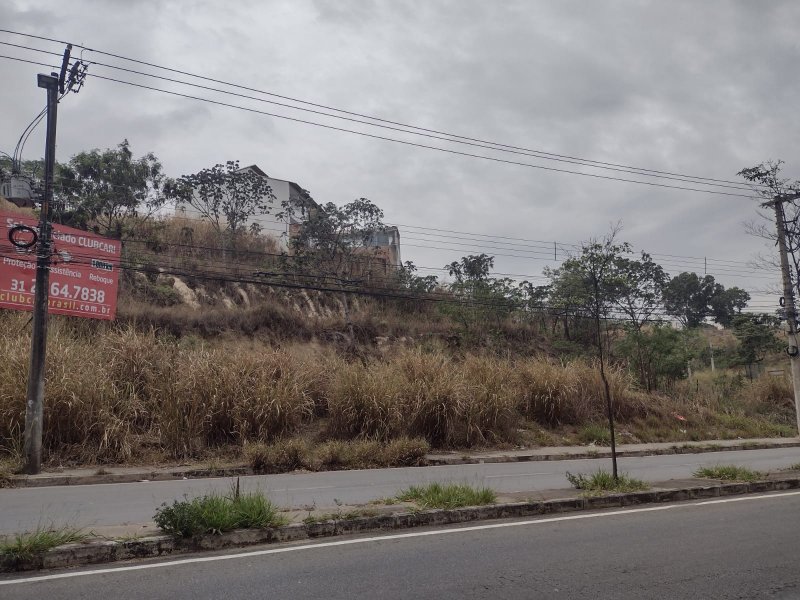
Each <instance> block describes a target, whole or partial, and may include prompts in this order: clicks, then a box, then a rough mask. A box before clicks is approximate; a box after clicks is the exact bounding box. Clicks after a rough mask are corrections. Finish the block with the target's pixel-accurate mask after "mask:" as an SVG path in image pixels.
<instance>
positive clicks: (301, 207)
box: [177, 165, 401, 275]
mask: <svg viewBox="0 0 800 600" xmlns="http://www.w3.org/2000/svg"><path fill="white" fill-rule="evenodd" d="M241 170H242V171H250V172H252V173H255V174H256V175H259V176H260V177H264V178H266V179H267V183H268V184H269V187H270V188H271V190H272V194H273V196H274V197H275V198H274V200H273V201H272V203H271V204H270V212H269V214H264V215H254V216H252V217H250V220H249V221H248V223H247V227H248V228H255V229H259V230H260V231H262V232H263V233H265V234H267V235H271V236H273V237H275V238H276V239H278V241H279V244H280V247H281V249H282V250H288V248H289V242H290V240H291V239H292V238H294V237H296V236H297V235H298V234H299V233H300V230H301V228H302V226H303V223H304V222H305V221H306V220H307V219H308V217H309V215H310V213H311V211H315V210H319V208H320V207H319V205H318V204H317V203H316V202H314V200H313V199H312V198H311V196H310V195H309V194H308V192H306V191H305V190H304V189H303V188H302V187H300V186H299V185H298V184H296V183H295V182H293V181H286V180H284V179H275V178H274V177H270V176H269V175H267V174H266V173H265V172H264V171H263V170H262V169H261V168H260V167H259V166H258V165H249V166H247V167H243V168H242V169H241ZM287 207H288V209H289V210H286V208H287ZM177 214H179V215H182V216H185V217H187V218H190V219H192V218H194V219H200V218H202V217H201V215H200V213H199V212H198V211H197V209H195V208H194V207H192V206H190V205H188V204H183V205H182V206H181V207H180V208H178V209H177ZM279 214H280V215H283V216H281V217H279V216H278V215H279ZM364 254H369V255H370V260H369V264H370V267H369V271H370V272H372V273H382V274H383V275H388V274H390V273H393V272H396V270H397V269H398V268H399V267H400V266H401V262H400V231H399V230H398V229H397V227H387V228H386V229H384V230H381V231H375V232H373V233H372V235H371V236H370V237H369V239H368V240H367V242H366V244H365V245H364Z"/></svg>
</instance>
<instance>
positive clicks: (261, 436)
mask: <svg viewBox="0 0 800 600" xmlns="http://www.w3.org/2000/svg"><path fill="white" fill-rule="evenodd" d="M27 319H28V315H25V314H20V313H8V312H0V328H2V331H3V332H4V333H3V335H2V337H0V356H2V357H3V358H2V360H1V361H0V444H2V445H3V446H4V447H6V448H18V447H19V443H18V439H19V436H20V432H21V431H22V426H23V422H24V400H25V389H26V381H27V371H28V353H29V344H30V339H29V326H28V325H27ZM47 364H48V370H47V383H46V402H45V438H44V446H45V449H46V452H47V453H48V454H47V455H48V457H49V460H50V461H51V462H58V461H79V462H93V461H97V462H119V461H125V460H129V459H137V458H139V459H142V457H143V456H146V455H147V453H148V452H151V451H156V452H159V453H161V455H162V456H172V457H197V456H203V454H204V453H205V452H206V451H207V450H208V449H214V448H227V447H242V446H245V445H246V444H250V443H259V442H261V443H263V442H266V443H274V442H276V441H279V440H281V439H286V438H289V437H291V436H293V435H295V434H298V433H300V434H303V433H304V432H305V431H307V430H310V429H313V430H314V431H315V432H316V433H315V435H316V436H317V437H318V440H317V441H324V440H326V439H327V440H333V441H332V442H331V443H332V444H333V445H331V446H330V447H328V448H327V450H326V452H327V453H328V454H330V456H327V455H326V456H327V458H326V457H323V458H321V459H320V460H322V461H323V462H330V463H332V464H333V463H336V462H337V460H339V458H337V456H338V455H337V452H338V450H337V448H339V447H338V446H336V445H335V440H353V439H356V440H367V441H368V440H374V441H380V442H388V441H392V440H399V439H405V438H424V439H425V440H427V442H428V443H430V444H431V445H432V446H434V447H451V448H453V447H455V448H458V447H470V446H486V445H494V444H499V443H514V442H515V441H517V436H518V432H519V428H520V426H521V425H523V424H524V423H525V421H532V422H535V423H538V424H539V425H540V426H545V427H550V428H553V427H561V428H565V427H567V428H568V427H572V428H573V429H574V428H575V427H580V426H586V425H587V424H591V423H602V422H603V421H604V418H605V397H604V394H603V386H602V384H601V381H600V378H599V374H598V371H597V369H596V368H595V367H594V365H592V364H590V363H587V362H583V361H572V362H568V363H563V364H562V363H558V362H553V361H551V360H548V359H546V358H516V359H510V358H498V357H494V356H488V355H467V356H465V357H462V358H454V357H453V356H451V355H449V354H447V353H446V352H444V351H441V350H434V351H428V352H425V351H423V350H421V349H409V348H397V347H394V348H392V349H390V350H389V349H387V350H386V351H384V352H383V354H382V355H380V356H375V357H373V358H364V357H361V359H360V360H346V359H344V358H342V357H341V356H339V355H337V354H336V353H335V352H334V351H333V350H331V349H330V348H327V349H326V348H325V347H324V346H315V345H312V344H304V345H288V346H284V347H275V346H270V345H267V344H264V343H260V342H257V341H254V340H252V339H251V340H245V339H242V338H241V337H240V338H235V339H229V340H225V339H222V340H217V341H215V342H213V343H211V342H207V341H202V340H200V339H199V338H196V337H186V338H176V337H173V336H169V335H164V334H163V333H157V332H156V330H154V329H152V328H151V329H145V330H137V329H136V328H134V326H133V325H131V324H123V325H105V324H85V323H81V324H78V325H76V324H75V323H74V321H70V320H66V319H60V318H55V319H52V321H51V329H50V338H49V347H48V360H47ZM608 375H609V380H610V384H611V388H612V393H613V396H614V406H615V411H616V416H617V418H618V420H619V422H620V423H622V424H628V426H627V428H628V429H629V430H630V431H633V432H634V433H635V435H636V436H638V438H639V439H641V440H642V441H649V440H653V441H655V440H657V439H669V438H674V437H675V432H676V431H678V432H680V431H682V432H683V433H682V434H681V435H685V436H687V438H689V439H691V438H692V437H693V436H694V437H697V436H700V437H726V436H731V435H747V434H748V433H749V434H755V435H785V434H790V433H791V431H790V429H791V424H792V423H793V419H792V415H793V413H792V410H793V409H792V403H791V390H790V388H789V387H788V384H787V382H786V381H785V380H782V379H771V378H764V379H762V380H758V381H756V382H754V383H752V384H750V383H749V382H746V381H744V380H741V379H735V378H729V377H728V378H726V377H717V378H716V379H713V380H712V379H708V380H707V381H705V380H704V381H703V383H702V385H701V383H700V380H698V379H695V381H694V382H693V383H691V382H689V383H685V384H682V386H679V389H678V395H677V396H675V397H667V396H659V395H645V394H644V393H642V392H639V391H637V390H636V389H635V387H634V385H633V381H632V379H631V377H630V376H629V375H628V374H627V372H626V371H625V370H624V369H622V368H619V367H611V368H609V369H608ZM692 386H694V387H692ZM677 415H682V416H685V417H687V418H686V419H683V420H680V421H679V420H677V419H678V416H677ZM787 432H788V433H787Z"/></svg>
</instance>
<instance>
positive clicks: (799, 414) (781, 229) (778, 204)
mask: <svg viewBox="0 0 800 600" xmlns="http://www.w3.org/2000/svg"><path fill="white" fill-rule="evenodd" d="M798 198H800V193H799V194H791V195H786V194H782V195H777V196H775V198H774V200H772V202H767V203H766V204H767V205H769V204H772V205H773V207H774V208H775V221H776V225H777V228H778V251H779V252H780V255H781V272H782V274H783V300H784V306H785V310H786V323H787V326H788V330H789V331H788V335H789V347H788V348H787V349H786V351H787V354H789V363H790V365H791V369H792V386H793V388H794V408H795V417H796V419H797V431H798V435H800V355H799V354H800V344H798V341H797V308H796V307H795V303H794V285H793V283H792V274H791V271H790V269H789V253H788V250H787V248H786V215H785V212H784V210H783V203H784V202H789V201H791V200H796V199H798Z"/></svg>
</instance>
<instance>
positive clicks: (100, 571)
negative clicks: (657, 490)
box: [0, 491, 800, 585]
mask: <svg viewBox="0 0 800 600" xmlns="http://www.w3.org/2000/svg"><path fill="white" fill-rule="evenodd" d="M798 495H800V491H796V492H781V493H777V494H762V495H760V496H740V497H736V498H720V499H718V500H704V501H702V502H690V503H688V502H687V503H682V504H667V505H664V506H648V507H646V508H626V509H622V510H609V511H604V512H599V513H588V514H586V513H584V514H576V515H564V516H560V517H546V518H543V519H533V520H527V521H512V522H506V523H491V524H489V525H472V526H469V527H454V528H450V529H434V530H431V531H414V532H411V533H395V534H390V535H377V536H371V537H364V538H355V539H348V540H337V541H334V542H320V543H317V544H303V545H300V546H286V547H282V548H268V549H266V550H254V551H252V552H240V553H237V554H222V555H217V556H199V557H195V558H184V559H179V560H170V561H166V562H160V563H149V564H143V565H131V566H128V567H116V568H108V569H94V570H92V571H73V572H70V573H56V574H53V575H39V576H37V577H26V578H24V579H7V580H3V581H0V585H15V584H20V583H35V582H38V581H51V580H54V579H68V578H72V577H87V576H89V575H105V574H109V573H122V572H125V571H143V570H145V569H161V568H163V567H175V566H180V565H189V564H195V563H206V562H217V561H221V560H234V559H237V558H252V557H254V556H266V555H268V554H285V553H287V552H300V551H302V550H314V549H316V548H333V547H336V546H352V545H355V544H368V543H370V542H380V541H385V540H402V539H408V538H415V537H428V536H434V535H448V534H454V533H465V532H470V531H483V530H487V529H502V528H504V527H523V526H526V525H542V524H546V523H557V522H559V521H579V520H582V519H599V518H602V517H614V516H618V515H630V514H636V513H644V512H657V511H663V510H673V509H680V508H686V507H692V506H705V505H707V504H726V503H728V502H743V501H753V500H769V499H773V498H786V497H789V496H798Z"/></svg>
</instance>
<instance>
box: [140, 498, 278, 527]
mask: <svg viewBox="0 0 800 600" xmlns="http://www.w3.org/2000/svg"><path fill="white" fill-rule="evenodd" d="M153 520H154V521H155V523H156V526H157V527H158V528H159V529H161V531H163V532H164V533H168V534H170V535H174V536H176V537H184V538H186V537H194V536H196V535H201V534H205V533H216V534H219V533H222V532H224V531H231V530H232V529H248V528H249V529H254V528H264V527H276V526H278V525H283V524H285V523H286V519H285V518H284V517H282V516H281V515H279V514H278V511H277V509H276V508H275V506H274V505H273V504H272V503H271V502H270V501H269V500H268V499H267V498H266V497H265V496H264V495H263V494H261V493H257V492H253V493H245V494H232V495H230V496H222V495H217V494H210V495H207V496H200V497H198V498H193V499H191V500H189V499H184V500H175V501H173V503H172V504H171V505H168V504H166V503H165V504H162V505H161V506H160V507H159V508H158V509H156V514H155V516H154V517H153Z"/></svg>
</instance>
